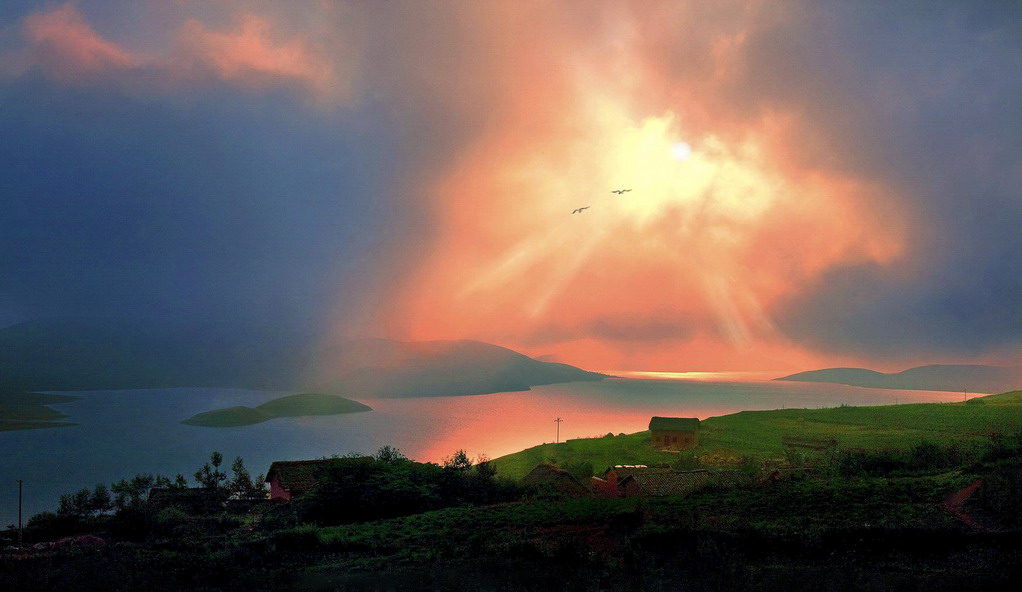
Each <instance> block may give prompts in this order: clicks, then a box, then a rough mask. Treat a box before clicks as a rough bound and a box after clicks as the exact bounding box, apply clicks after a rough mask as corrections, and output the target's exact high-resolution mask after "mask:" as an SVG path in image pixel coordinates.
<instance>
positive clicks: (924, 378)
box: [774, 364, 1022, 393]
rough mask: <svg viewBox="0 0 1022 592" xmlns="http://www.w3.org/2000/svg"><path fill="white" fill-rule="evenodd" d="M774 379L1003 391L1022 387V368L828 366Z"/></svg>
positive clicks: (855, 384) (934, 365)
mask: <svg viewBox="0 0 1022 592" xmlns="http://www.w3.org/2000/svg"><path fill="white" fill-rule="evenodd" d="M774 380H792V381H797V382H830V383H835V384H847V385H849V386H861V387H867V388H889V389H910V390H924V391H969V392H972V393H1000V392H1004V391H1008V390H1012V389H1017V388H1020V387H1022V368H1006V367H1001V366H983V365H975V364H955V365H952V364H931V365H929V366H918V367H916V368H909V369H908V370H903V371H901V372H891V373H884V372H876V371H874V370H867V369H865V368H825V369H823V370H810V371H808V372H799V373H797V374H792V375H790V376H784V377H781V378H775V379H774Z"/></svg>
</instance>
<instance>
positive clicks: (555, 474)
mask: <svg viewBox="0 0 1022 592" xmlns="http://www.w3.org/2000/svg"><path fill="white" fill-rule="evenodd" d="M522 483H524V484H525V485H531V486H533V487H535V488H537V489H538V490H540V491H541V492H542V493H550V494H555V495H561V496H565V497H585V496H589V495H592V493H593V492H592V489H590V488H589V487H587V486H586V485H585V484H583V483H582V482H581V481H579V480H578V479H576V478H575V476H574V475H572V474H571V473H569V472H568V471H565V470H564V469H562V468H559V467H555V466H554V465H551V464H546V463H544V464H541V465H537V466H536V468H535V469H532V470H531V471H529V474H528V475H526V476H524V477H522Z"/></svg>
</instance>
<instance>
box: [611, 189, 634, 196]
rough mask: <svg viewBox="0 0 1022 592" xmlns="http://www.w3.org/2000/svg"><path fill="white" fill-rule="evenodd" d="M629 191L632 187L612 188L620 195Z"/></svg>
mask: <svg viewBox="0 0 1022 592" xmlns="http://www.w3.org/2000/svg"><path fill="white" fill-rule="evenodd" d="M629 191H631V189H613V190H611V193H616V194H618V195H621V194H623V193H627V192H629Z"/></svg>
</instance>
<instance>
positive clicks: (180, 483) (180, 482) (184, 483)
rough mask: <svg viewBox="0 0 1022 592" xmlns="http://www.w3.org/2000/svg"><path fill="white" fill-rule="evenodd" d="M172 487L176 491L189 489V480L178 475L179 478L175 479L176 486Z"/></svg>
mask: <svg viewBox="0 0 1022 592" xmlns="http://www.w3.org/2000/svg"><path fill="white" fill-rule="evenodd" d="M171 487H172V488H174V489H188V479H185V476H184V475H182V474H181V473H178V474H177V477H174V484H173V485H171Z"/></svg>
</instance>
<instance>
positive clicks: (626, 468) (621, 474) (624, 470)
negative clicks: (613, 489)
mask: <svg viewBox="0 0 1022 592" xmlns="http://www.w3.org/2000/svg"><path fill="white" fill-rule="evenodd" d="M673 470H674V469H672V468H671V467H670V465H654V466H652V467H650V466H647V465H614V466H612V467H610V468H608V469H607V470H606V471H604V472H603V475H604V477H606V476H607V473H609V472H611V471H614V474H615V475H617V480H618V481H620V480H622V479H624V478H625V477H627V476H628V475H634V474H635V473H670V472H672V471H673Z"/></svg>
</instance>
